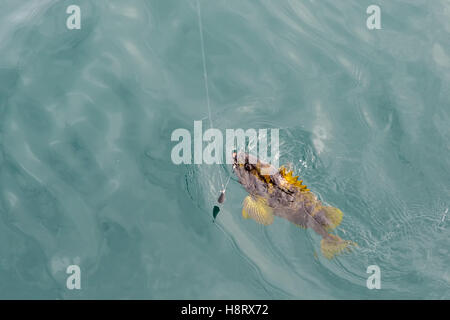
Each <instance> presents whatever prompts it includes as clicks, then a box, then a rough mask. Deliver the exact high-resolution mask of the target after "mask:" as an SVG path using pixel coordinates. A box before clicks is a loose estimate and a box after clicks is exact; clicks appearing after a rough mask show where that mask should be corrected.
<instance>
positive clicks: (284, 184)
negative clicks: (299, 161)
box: [233, 152, 354, 259]
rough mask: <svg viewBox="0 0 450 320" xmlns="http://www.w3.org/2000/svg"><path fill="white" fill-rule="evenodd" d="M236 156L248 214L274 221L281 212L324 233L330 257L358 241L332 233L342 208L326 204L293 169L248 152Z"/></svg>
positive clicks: (325, 250)
mask: <svg viewBox="0 0 450 320" xmlns="http://www.w3.org/2000/svg"><path fill="white" fill-rule="evenodd" d="M233 159H234V162H233V171H234V173H235V175H236V176H237V178H238V180H239V183H240V184H242V186H243V187H244V188H245V190H246V191H247V192H248V193H249V195H248V196H247V197H246V198H245V199H244V203H243V209H242V215H243V217H244V218H252V219H253V220H255V221H256V222H258V223H261V224H264V225H270V224H271V223H272V222H273V220H274V216H278V217H280V218H284V219H286V220H288V221H290V222H291V223H293V224H295V225H297V226H300V227H302V228H305V229H306V228H311V229H312V230H314V231H315V232H316V233H317V234H319V235H320V236H321V237H322V241H321V251H322V253H323V255H324V256H325V257H327V258H330V259H331V258H332V257H333V256H334V255H335V254H338V253H340V252H342V251H344V250H345V249H346V248H348V246H349V245H350V244H354V243H352V242H351V241H345V240H342V239H341V238H339V237H338V236H336V235H333V234H331V233H330V231H331V230H333V229H335V228H336V227H337V226H338V225H339V224H340V223H341V221H342V218H343V213H342V211H341V210H339V209H337V208H334V207H330V206H326V205H323V204H322V202H321V201H320V200H319V199H317V197H316V196H315V195H314V194H313V193H312V192H311V191H310V190H309V189H308V188H307V187H306V186H305V185H303V181H302V180H298V177H297V176H293V173H292V171H290V170H287V169H286V168H284V167H281V168H279V169H276V168H275V167H273V166H271V165H270V164H267V163H264V162H262V161H260V160H259V159H258V158H256V157H255V156H252V155H250V154H248V153H244V152H240V153H233Z"/></svg>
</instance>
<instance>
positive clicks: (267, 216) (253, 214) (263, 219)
mask: <svg viewBox="0 0 450 320" xmlns="http://www.w3.org/2000/svg"><path fill="white" fill-rule="evenodd" d="M242 216H243V217H244V218H245V219H247V218H252V219H253V220H255V221H256V222H258V223H261V224H263V225H265V226H268V225H269V224H272V222H273V212H272V209H271V208H270V207H269V206H268V205H267V201H266V200H265V199H264V198H261V197H259V198H253V197H251V196H247V197H246V198H245V199H244V205H243V208H242Z"/></svg>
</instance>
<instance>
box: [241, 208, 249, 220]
mask: <svg viewBox="0 0 450 320" xmlns="http://www.w3.org/2000/svg"><path fill="white" fill-rule="evenodd" d="M242 217H243V218H244V219H248V218H249V216H248V213H247V211H245V207H243V208H242Z"/></svg>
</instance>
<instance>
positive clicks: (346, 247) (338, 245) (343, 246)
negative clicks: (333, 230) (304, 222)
mask: <svg viewBox="0 0 450 320" xmlns="http://www.w3.org/2000/svg"><path fill="white" fill-rule="evenodd" d="M350 246H357V244H356V243H355V242H353V241H349V240H342V239H341V238H340V237H338V236H335V235H333V234H330V235H328V236H327V237H324V238H323V239H322V241H321V242H320V250H321V251H322V254H323V256H324V257H325V258H327V259H332V258H334V256H335V255H338V254H340V253H342V252H344V251H350Z"/></svg>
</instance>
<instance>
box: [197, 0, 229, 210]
mask: <svg viewBox="0 0 450 320" xmlns="http://www.w3.org/2000/svg"><path fill="white" fill-rule="evenodd" d="M196 2H197V16H198V29H199V32H200V44H201V49H202V61H203V79H204V81H205V91H206V105H207V107H208V119H209V126H210V128H213V122H212V117H211V103H210V99H209V87H208V71H207V68H206V55H205V44H204V40H203V24H202V12H201V8H200V2H199V0H197V1H196ZM219 178H220V183H221V184H222V191H221V194H220V196H219V199H218V202H219V203H222V202H224V201H225V190H226V188H227V185H228V182H229V181H230V176H228V180H227V182H226V184H225V186H224V184H223V179H222V173H221V172H220V171H219Z"/></svg>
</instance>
